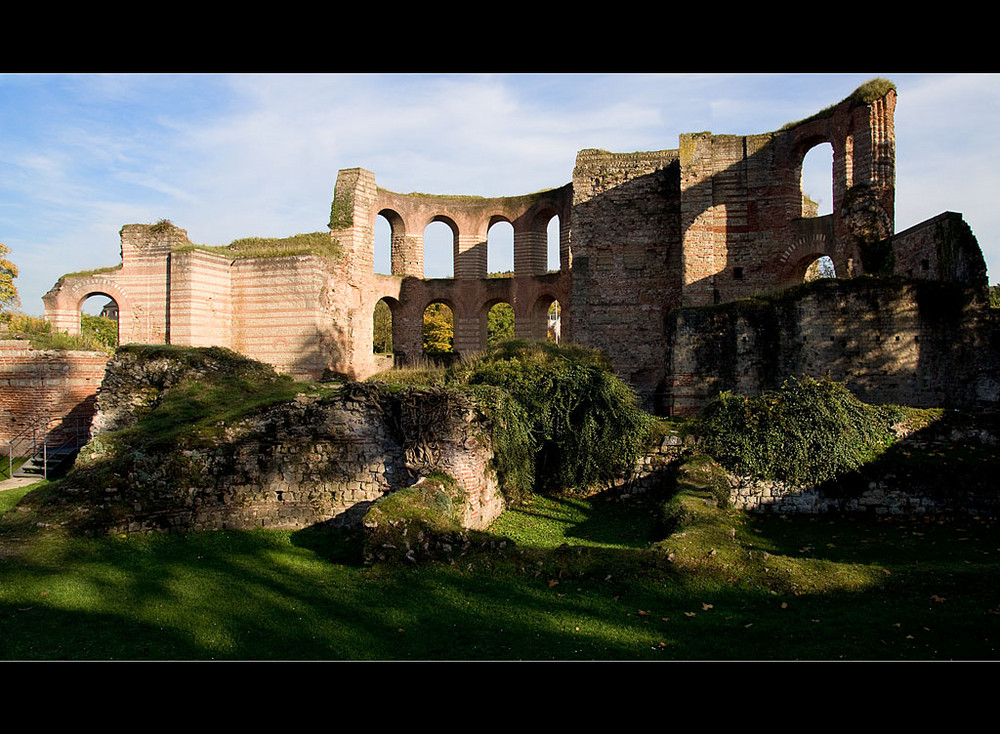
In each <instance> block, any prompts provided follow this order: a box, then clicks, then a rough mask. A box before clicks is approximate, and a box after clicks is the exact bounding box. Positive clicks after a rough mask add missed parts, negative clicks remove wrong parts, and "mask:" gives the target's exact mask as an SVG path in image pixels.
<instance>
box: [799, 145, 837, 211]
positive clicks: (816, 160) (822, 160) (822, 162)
mask: <svg viewBox="0 0 1000 734" xmlns="http://www.w3.org/2000/svg"><path fill="white" fill-rule="evenodd" d="M801 186H802V216H803V217H823V216H826V215H827V214H832V213H833V146H832V145H830V144H829V143H820V144H819V145H816V146H814V147H813V148H810V150H809V152H808V153H806V155H805V158H803V159H802V181H801Z"/></svg>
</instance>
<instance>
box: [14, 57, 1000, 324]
mask: <svg viewBox="0 0 1000 734" xmlns="http://www.w3.org/2000/svg"><path fill="white" fill-rule="evenodd" d="M875 75H876V74H870V75H859V74H843V75H818V76H817V75H768V74H755V75H740V74H729V75H714V74H707V75H681V76H678V75H649V74H627V75H616V74H604V75H584V74H556V75H530V74H528V75H517V74H515V75H489V74H482V75H479V74H476V75H472V74H470V75H434V74H419V75H418V74H413V75H406V74H394V75H383V74H351V75H309V74H303V75H282V74H271V75H232V76H219V75H75V76H64V75H39V76H34V75H17V76H2V75H0V241H3V242H5V244H8V245H10V246H11V247H12V248H13V250H14V255H15V258H16V261H17V262H18V264H19V265H20V266H21V277H20V278H19V281H18V285H19V287H20V288H21V292H22V300H23V302H24V307H25V309H26V310H29V311H32V312H40V310H41V303H40V300H39V298H40V296H41V294H42V293H44V292H45V291H46V290H48V288H49V287H50V286H51V285H52V283H54V282H55V280H56V279H57V278H58V277H59V275H61V274H62V273H64V272H68V271H71V270H76V269H82V268H85V267H92V266H95V265H104V264H112V263H113V262H114V261H115V260H116V258H117V256H118V230H119V229H120V227H121V226H122V225H123V224H126V223H130V222H142V221H147V222H152V221H156V220H157V219H160V218H164V217H166V218H170V219H171V220H173V221H174V222H175V223H176V224H178V225H179V226H181V227H184V228H185V229H187V230H188V232H189V234H190V236H191V237H192V239H193V240H195V241H197V242H203V243H206V244H225V243H227V242H229V241H231V240H233V239H235V238H237V237H243V236H248V235H261V236H281V235H287V234H293V233H295V232H304V231H314V230H318V229H322V228H324V227H325V224H326V218H327V215H328V212H329V204H330V199H331V197H332V193H333V185H334V182H335V180H336V176H337V171H338V170H339V169H342V168H352V167H356V166H360V167H363V168H368V169H369V170H372V171H374V173H375V176H376V180H377V181H378V183H379V185H381V186H385V187H386V188H390V189H394V190H397V191H402V192H407V191H426V192H430V193H467V194H478V195H483V196H499V195H513V194H520V193H525V192H528V191H537V190H539V189H541V188H546V187H550V186H553V187H554V186H561V185H563V184H565V183H567V182H569V181H570V179H571V177H572V169H573V166H574V163H575V156H576V153H577V152H578V151H579V150H581V149H584V148H590V147H597V148H604V149H608V150H617V151H634V150H659V149H665V148H674V147H676V146H677V136H678V135H679V134H680V133H683V132H695V131H699V130H711V131H712V132H715V133H727V134H752V133H759V132H767V131H769V130H774V129H777V128H778V127H780V126H781V125H783V124H784V123H786V122H790V121H793V120H795V119H801V118H802V117H805V116H808V115H810V114H812V113H814V112H816V111H818V110H819V109H821V108H823V107H825V106H827V105H829V104H833V103H835V102H837V101H839V100H840V99H842V98H843V97H844V96H846V95H847V94H849V93H850V92H851V91H852V90H853V89H854V88H855V87H856V86H857V85H858V84H860V83H861V82H863V81H865V80H866V79H867V78H870V77H871V76H875ZM882 75H883V76H888V77H889V78H892V79H893V80H894V81H896V82H897V86H898V87H899V90H900V101H899V107H898V109H897V115H896V128H897V152H898V195H897V226H899V227H904V226H909V225H911V224H914V223H917V222H918V221H922V220H923V219H926V218H928V217H931V216H934V215H936V214H938V213H940V212H941V211H944V210H945V209H952V210H956V211H961V212H963V214H965V215H966V218H967V219H968V221H970V222H971V223H972V224H973V226H974V229H975V231H976V233H977V235H979V238H980V243H981V244H982V245H983V247H984V249H985V250H986V253H987V257H988V260H989V262H990V264H991V266H992V269H996V268H1000V240H998V238H1000V221H998V219H997V215H996V214H995V213H994V212H995V211H996V209H995V207H994V206H993V202H992V195H993V192H994V191H996V190H997V184H998V183H1000V182H998V180H997V175H998V174H997V171H998V170H1000V166H997V165H996V164H997V161H996V156H997V153H998V151H1000V139H998V138H1000V119H998V117H1000V110H998V102H1000V76H996V75H905V74H904V75H897V76H894V75H892V74H882Z"/></svg>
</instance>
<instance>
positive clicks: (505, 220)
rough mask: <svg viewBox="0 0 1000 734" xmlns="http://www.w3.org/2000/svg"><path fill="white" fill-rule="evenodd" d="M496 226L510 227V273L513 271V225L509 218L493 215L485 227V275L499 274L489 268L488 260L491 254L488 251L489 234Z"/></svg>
mask: <svg viewBox="0 0 1000 734" xmlns="http://www.w3.org/2000/svg"><path fill="white" fill-rule="evenodd" d="M498 224H508V225H510V232H511V251H510V256H511V258H510V259H511V262H510V268H511V270H512V271H513V269H514V242H513V235H514V223H513V222H512V221H511V220H510V218H509V217H506V216H504V215H502V214H494V215H492V216H491V217H490V219H489V224H488V225H487V227H486V260H487V262H486V265H487V267H486V273H485V274H488V273H491V272H500V271H493V270H491V269H490V267H489V259H490V254H491V253H490V249H491V243H490V232H492V231H493V227H495V226H496V225H498Z"/></svg>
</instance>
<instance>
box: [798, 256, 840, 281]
mask: <svg viewBox="0 0 1000 734" xmlns="http://www.w3.org/2000/svg"><path fill="white" fill-rule="evenodd" d="M836 277H837V273H836V271H835V270H834V268H833V260H831V259H830V258H829V257H827V256H826V255H824V256H823V257H820V258H817V259H816V260H813V262H812V263H811V264H810V265H809V267H808V268H806V275H805V278H803V280H805V281H806V282H809V281H811V280H818V279H819V278H836Z"/></svg>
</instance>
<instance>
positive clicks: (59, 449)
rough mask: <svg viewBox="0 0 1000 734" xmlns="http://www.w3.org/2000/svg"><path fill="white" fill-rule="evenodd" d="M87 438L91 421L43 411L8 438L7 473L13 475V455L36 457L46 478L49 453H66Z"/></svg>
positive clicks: (30, 459)
mask: <svg viewBox="0 0 1000 734" xmlns="http://www.w3.org/2000/svg"><path fill="white" fill-rule="evenodd" d="M89 440H90V421H89V420H84V419H79V418H53V417H52V416H51V415H45V416H42V417H41V418H38V419H36V420H34V421H32V422H31V423H30V424H29V425H28V426H27V427H25V428H24V430H22V431H21V432H20V433H18V434H17V435H16V436H14V437H13V438H11V439H10V440H9V441H8V442H7V476H8V477H11V478H12V477H13V476H14V459H15V457H16V458H21V457H25V458H27V460H28V461H26V462H25V464H23V465H22V467H21V468H22V470H23V468H24V466H25V465H26V464H28V462H31V461H33V460H34V461H37V462H38V463H40V465H41V467H42V470H41V471H42V476H43V477H44V478H45V479H48V478H49V458H50V456H60V455H62V456H65V455H66V454H67V453H69V452H72V451H74V450H75V449H78V448H80V447H81V446H83V445H84V444H85V443H87V441H89Z"/></svg>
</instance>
